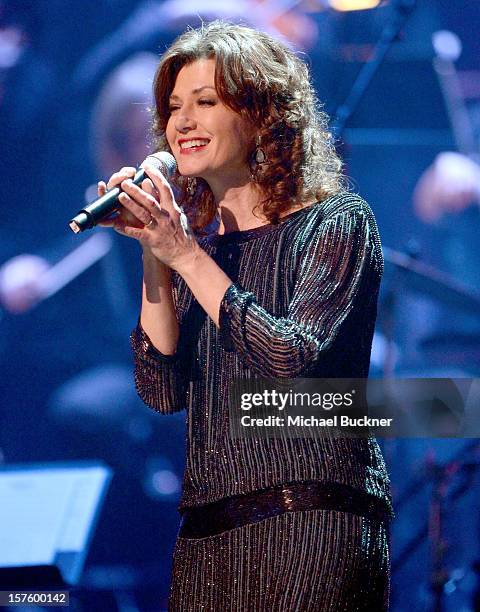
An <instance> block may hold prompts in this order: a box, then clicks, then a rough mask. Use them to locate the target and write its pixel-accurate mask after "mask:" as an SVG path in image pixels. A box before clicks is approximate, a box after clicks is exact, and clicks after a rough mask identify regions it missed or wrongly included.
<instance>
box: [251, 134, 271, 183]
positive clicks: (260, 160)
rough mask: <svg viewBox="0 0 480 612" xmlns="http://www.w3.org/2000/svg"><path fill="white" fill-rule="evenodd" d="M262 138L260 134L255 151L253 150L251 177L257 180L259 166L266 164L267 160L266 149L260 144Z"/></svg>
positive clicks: (256, 140)
mask: <svg viewBox="0 0 480 612" xmlns="http://www.w3.org/2000/svg"><path fill="white" fill-rule="evenodd" d="M260 144H261V140H260V136H257V137H256V139H255V145H256V148H255V151H254V152H253V156H252V161H251V163H250V179H251V180H252V181H255V180H256V174H257V171H258V167H259V166H260V165H261V164H264V163H265V162H266V161H267V156H266V155H265V151H264V150H263V149H262V148H261V146H260Z"/></svg>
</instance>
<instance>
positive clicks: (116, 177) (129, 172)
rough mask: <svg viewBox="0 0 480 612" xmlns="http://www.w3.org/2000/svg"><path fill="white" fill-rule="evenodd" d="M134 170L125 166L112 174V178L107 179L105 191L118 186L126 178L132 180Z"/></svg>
mask: <svg viewBox="0 0 480 612" xmlns="http://www.w3.org/2000/svg"><path fill="white" fill-rule="evenodd" d="M135 173H136V169H135V168H133V167H131V166H125V167H124V168H121V169H120V170H119V171H118V172H115V173H114V174H112V176H111V177H110V178H109V179H108V183H107V189H112V187H116V186H117V185H120V183H121V182H122V181H124V180H125V179H128V178H132V177H133V176H135Z"/></svg>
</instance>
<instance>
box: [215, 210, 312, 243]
mask: <svg viewBox="0 0 480 612" xmlns="http://www.w3.org/2000/svg"><path fill="white" fill-rule="evenodd" d="M316 206H318V202H315V203H314V204H310V205H309V206H304V207H303V208H299V209H298V210H294V211H293V212H291V213H289V214H288V215H285V216H283V217H281V218H280V219H279V221H278V223H275V224H274V223H266V224H265V225H259V226H258V227H252V228H251V229H246V230H235V231H233V232H227V233H226V234H210V235H209V236H206V240H207V242H208V243H209V244H215V245H217V244H224V243H226V242H246V241H248V240H251V239H253V238H257V237H259V236H264V235H265V234H269V233H270V232H272V231H275V230H276V229H278V228H280V227H282V226H284V225H285V224H286V223H288V222H289V221H291V220H292V219H296V218H297V217H300V216H302V215H303V214H305V213H306V212H307V211H310V210H312V209H313V208H315V207H316Z"/></svg>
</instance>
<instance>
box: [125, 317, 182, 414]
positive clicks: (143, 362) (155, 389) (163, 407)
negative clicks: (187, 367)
mask: <svg viewBox="0 0 480 612" xmlns="http://www.w3.org/2000/svg"><path fill="white" fill-rule="evenodd" d="M130 341H131V345H132V349H133V354H134V361H135V374H134V378H135V386H136V388H137V392H138V394H139V396H140V397H141V398H142V400H143V401H144V402H145V404H147V405H148V406H150V407H151V408H153V409H154V410H156V411H158V412H162V413H164V414H172V413H173V412H177V411H179V410H182V408H184V407H185V389H186V386H185V380H184V376H183V375H182V371H181V368H180V356H179V354H178V352H177V353H175V354H174V355H164V354H163V353H161V352H160V351H158V350H157V349H156V348H155V346H154V345H153V344H152V342H151V340H150V338H149V337H148V335H147V334H146V332H145V330H144V329H143V327H142V325H141V323H140V319H139V320H138V323H137V326H136V328H135V329H134V330H133V331H132V333H131V336H130Z"/></svg>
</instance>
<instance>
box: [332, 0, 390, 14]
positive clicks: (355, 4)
mask: <svg viewBox="0 0 480 612" xmlns="http://www.w3.org/2000/svg"><path fill="white" fill-rule="evenodd" d="M328 3H329V4H330V6H331V8H333V9H335V10H336V11H364V10H366V9H372V8H376V7H377V6H380V5H381V4H384V2H382V0H329V1H328Z"/></svg>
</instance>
